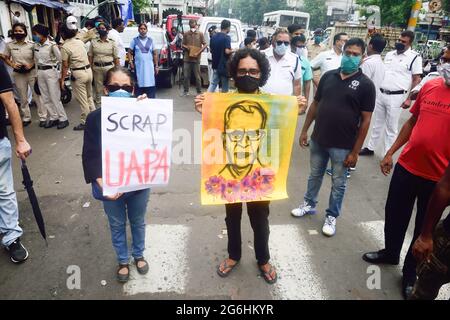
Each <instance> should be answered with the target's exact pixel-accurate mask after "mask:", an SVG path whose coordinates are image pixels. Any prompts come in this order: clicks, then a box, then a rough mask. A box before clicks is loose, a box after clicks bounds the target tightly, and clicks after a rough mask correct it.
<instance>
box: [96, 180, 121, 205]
mask: <svg viewBox="0 0 450 320" xmlns="http://www.w3.org/2000/svg"><path fill="white" fill-rule="evenodd" d="M95 181H96V182H97V183H98V185H99V186H100V188H101V189H103V179H102V178H97V179H96V180H95ZM122 195H123V193H120V192H119V193H116V194H115V195H112V196H105V198H106V199H108V200H112V201H115V200H117V199H119V198H120V197H121V196H122Z"/></svg>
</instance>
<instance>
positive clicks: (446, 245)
mask: <svg viewBox="0 0 450 320" xmlns="http://www.w3.org/2000/svg"><path fill="white" fill-rule="evenodd" d="M449 205H450V163H449V165H448V167H447V170H446V171H445V174H444V177H443V178H442V179H441V181H439V182H438V184H437V185H436V188H435V189H434V192H433V194H432V195H431V198H430V201H429V202H428V209H427V213H426V216H425V219H424V222H423V227H422V233H421V234H420V236H419V238H417V240H416V242H415V243H414V246H413V254H414V257H415V258H416V259H417V261H418V262H419V263H420V264H419V267H418V268H417V270H418V273H417V276H418V279H417V281H416V283H415V285H414V290H413V293H412V295H411V297H410V298H409V299H411V300H419V299H420V300H433V299H435V298H436V297H437V295H438V293H439V289H441V287H442V286H443V285H444V284H446V283H449V282H450V214H448V215H447V218H445V220H443V221H442V222H439V220H440V219H441V217H442V213H443V212H444V210H445V208H446V207H448V206H449Z"/></svg>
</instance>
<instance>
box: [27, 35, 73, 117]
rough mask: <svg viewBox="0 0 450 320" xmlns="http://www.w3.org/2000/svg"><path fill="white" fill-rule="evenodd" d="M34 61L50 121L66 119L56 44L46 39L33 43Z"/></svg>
mask: <svg viewBox="0 0 450 320" xmlns="http://www.w3.org/2000/svg"><path fill="white" fill-rule="evenodd" d="M34 61H35V65H36V68H37V79H38V84H39V90H40V91H41V102H42V104H43V105H44V107H45V109H46V110H47V114H48V118H49V120H51V121H54V120H59V121H61V122H62V121H67V115H66V111H65V110H64V107H63V105H62V103H61V88H60V85H59V72H58V70H57V64H58V63H60V62H61V52H60V51H59V48H58V45H57V44H56V43H55V42H53V41H50V40H48V39H47V41H45V42H44V43H43V44H40V43H36V44H35V45H34Z"/></svg>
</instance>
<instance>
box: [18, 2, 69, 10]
mask: <svg viewBox="0 0 450 320" xmlns="http://www.w3.org/2000/svg"><path fill="white" fill-rule="evenodd" d="M11 2H15V3H18V4H21V5H23V6H24V8H25V9H27V7H28V8H33V7H34V6H37V5H41V6H45V7H48V8H53V9H63V10H66V11H67V10H69V9H71V8H72V7H73V6H72V5H70V4H68V3H62V2H59V1H51V0H11Z"/></svg>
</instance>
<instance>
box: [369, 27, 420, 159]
mask: <svg viewBox="0 0 450 320" xmlns="http://www.w3.org/2000/svg"><path fill="white" fill-rule="evenodd" d="M413 42H414V33H413V32H412V31H403V32H402V33H401V35H400V38H399V39H398V41H397V42H396V44H395V48H396V50H393V51H391V52H389V53H388V54H387V55H386V57H385V58H384V64H385V68H386V72H385V77H384V80H383V81H382V83H381V86H380V89H379V90H380V94H379V95H378V96H377V104H376V107H375V115H374V118H375V121H374V124H373V127H372V133H371V135H370V140H369V144H368V145H367V147H366V148H364V149H362V150H361V152H360V155H361V156H372V155H373V154H374V150H375V148H376V147H377V145H378V143H379V141H380V138H381V136H382V135H383V131H384V141H383V151H382V154H383V155H384V154H385V153H386V151H387V150H389V149H390V148H391V146H392V145H393V143H394V141H395V139H396V138H397V134H398V121H399V118H400V114H401V112H402V109H408V108H409V107H410V106H411V98H410V91H411V89H412V88H414V87H416V86H417V85H418V84H419V83H420V81H421V75H422V72H423V70H422V57H421V56H420V55H419V54H418V53H417V52H415V51H413V50H411V45H412V43H413Z"/></svg>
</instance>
